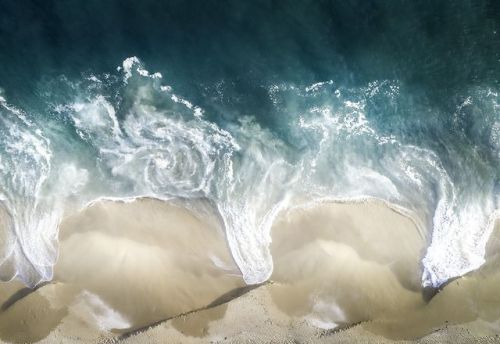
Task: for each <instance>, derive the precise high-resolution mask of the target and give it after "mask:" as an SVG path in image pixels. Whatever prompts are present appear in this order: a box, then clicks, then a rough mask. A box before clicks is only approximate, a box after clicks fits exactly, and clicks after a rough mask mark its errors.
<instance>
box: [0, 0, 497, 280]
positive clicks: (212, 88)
mask: <svg viewBox="0 0 500 344" xmlns="http://www.w3.org/2000/svg"><path fill="white" fill-rule="evenodd" d="M499 31H500V5H499V4H498V2H496V1H447V2H445V1H418V2H417V1H361V0H359V1H249V2H242V1H231V2H229V1H150V0H146V1H141V2H138V1H129V0H124V1H85V2H81V1H56V0H49V1H35V0H31V1H27V0H21V1H10V0H7V1H2V2H1V3H0V212H1V213H2V218H4V219H5V220H3V222H4V223H3V226H2V231H1V232H0V264H1V266H0V276H1V277H2V279H4V280H8V279H11V278H14V277H15V276H17V277H19V278H20V279H21V280H23V281H24V282H25V283H26V284H28V285H35V284H37V283H39V282H40V281H43V280H50V279H51V278H52V265H53V264H54V262H55V259H56V256H57V225H58V223H59V221H60V220H61V218H62V216H63V214H64V213H65V212H71V211H76V210H77V209H79V208H81V207H83V206H85V204H87V203H88V202H91V201H92V200H95V199H98V198H100V197H112V198H128V197H137V196H153V197H158V198H164V199H169V198H176V199H181V200H182V202H183V203H184V204H185V205H186V206H189V207H191V208H193V209H195V210H196V211H210V212H213V213H217V214H218V215H219V216H220V219H221V223H222V224H223V226H224V228H225V231H226V234H227V239H228V242H229V245H230V247H231V251H232V254H233V256H234V258H235V260H236V262H237V264H238V266H239V267H240V269H241V271H242V273H243V276H244V278H245V280H246V281H247V282H248V283H258V282H262V281H263V280H265V279H267V278H268V277H269V275H270V273H271V271H272V257H271V256H270V254H269V250H268V244H269V240H270V238H269V229H270V226H271V224H272V221H273V219H274V217H275V216H276V214H277V213H278V212H279V211H280V209H283V208H284V207H287V206H290V205H296V204H300V203H301V202H305V201H311V200H324V199H336V200H360V199H365V198H370V197H375V198H379V199H382V200H385V201H387V202H390V203H391V204H394V205H396V206H398V207H401V209H406V210H409V211H412V212H414V213H415V214H416V215H417V216H418V217H419V218H420V220H421V221H422V223H423V224H424V225H425V230H426V231H427V240H428V250H427V253H426V256H425V258H424V259H423V261H422V283H423V284H424V285H431V286H434V287H437V286H439V285H440V284H442V283H444V282H445V281H447V280H448V279H450V278H453V277H456V276H459V275H462V274H464V273H465V272H468V271H470V270H472V269H475V268H477V267H479V266H480V265H481V264H482V263H483V256H484V248H485V244H486V241H487V239H488V236H489V234H490V232H491V230H492V222H493V220H494V219H495V218H496V216H497V213H496V212H497V209H499V208H500V98H499V92H500V33H499ZM200 200H206V201H208V202H201V203H200ZM200 204H203V206H201V205H200ZM206 204H208V206H206Z"/></svg>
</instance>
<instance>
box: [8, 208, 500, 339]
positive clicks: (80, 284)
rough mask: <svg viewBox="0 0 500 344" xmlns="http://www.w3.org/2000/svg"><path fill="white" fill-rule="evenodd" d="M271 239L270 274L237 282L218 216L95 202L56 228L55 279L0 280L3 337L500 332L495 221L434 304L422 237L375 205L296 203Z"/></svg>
mask: <svg viewBox="0 0 500 344" xmlns="http://www.w3.org/2000/svg"><path fill="white" fill-rule="evenodd" d="M271 235H272V239H273V242H272V245H271V253H272V255H273V259H274V272H273V275H272V277H271V281H270V282H269V283H266V284H264V285H260V286H256V287H254V288H253V289H252V288H244V283H243V281H242V278H241V276H240V274H239V270H238V269H237V267H236V265H235V264H234V262H233V260H232V258H231V256H230V253H229V250H228V248H227V244H226V242H225V238H224V234H223V233H222V232H221V229H220V226H218V225H217V221H212V220H211V221H206V219H199V218H197V217H196V216H194V215H193V214H192V213H191V212H189V211H188V210H186V209H184V208H182V207H179V206H177V205H175V204H171V203H166V202H162V201H158V200H152V199H139V200H136V201H134V202H129V203H123V202H112V201H100V202H97V203H95V204H94V205H92V206H90V207H89V208H87V209H85V210H83V211H82V212H80V213H78V214H75V215H72V216H69V217H67V218H66V219H65V220H64V222H63V223H62V224H61V231H60V255H59V260H58V263H57V265H56V267H55V279H54V281H53V282H51V283H49V284H46V285H43V286H41V287H39V288H38V289H37V290H35V291H30V290H28V289H25V288H23V287H22V285H20V284H19V283H17V282H10V283H5V284H2V285H0V304H1V305H2V308H1V310H0V340H1V341H4V342H9V343H11V342H12V343H24V342H40V343H54V342H64V343H66V342H68V343H97V342H102V343H104V342H118V341H120V342H124V343H209V342H221V343H245V342H255V343H261V342H266V343H267V342H273V343H293V342H295V343H297V342H298V343H316V342H317V343H346V342H350V343H370V342H376V343H386V342H393V341H396V342H405V341H417V342H422V343H441V342H449V343H469V342H471V341H476V342H477V341H481V342H497V337H496V335H497V334H498V333H500V294H499V293H498V288H499V287H500V267H499V264H500V254H499V253H498V252H500V250H499V248H500V226H499V225H498V224H497V226H496V230H495V232H494V234H493V235H492V237H491V239H490V241H489V244H488V250H487V263H486V264H485V265H484V266H483V268H481V269H480V270H478V271H475V272H472V273H470V274H468V275H467V276H464V277H462V278H460V279H457V280H455V281H453V282H451V283H449V284H448V285H447V286H446V287H445V288H444V289H443V290H442V291H441V292H439V293H438V294H437V295H436V296H435V297H434V298H432V299H431V300H430V301H428V302H427V301H426V300H425V299H424V297H423V291H422V290H421V287H420V276H421V266H420V260H421V258H422V256H423V254H424V253H425V247H426V243H427V240H428V233H425V231H423V230H422V226H417V225H416V224H415V223H414V222H413V221H412V220H411V219H409V218H408V217H405V216H403V215H401V214H399V213H398V212H396V211H394V210H393V209H391V208H389V207H388V206H387V205H385V204H384V203H382V202H377V201H370V202H365V203H323V204H320V205H315V206H310V207H307V208H295V209H290V210H287V211H285V212H283V213H282V214H280V216H279V218H278V219H277V221H276V222H275V224H274V226H273V228H272V232H271ZM148 325H154V326H151V327H148ZM498 342H500V340H499V341H498Z"/></svg>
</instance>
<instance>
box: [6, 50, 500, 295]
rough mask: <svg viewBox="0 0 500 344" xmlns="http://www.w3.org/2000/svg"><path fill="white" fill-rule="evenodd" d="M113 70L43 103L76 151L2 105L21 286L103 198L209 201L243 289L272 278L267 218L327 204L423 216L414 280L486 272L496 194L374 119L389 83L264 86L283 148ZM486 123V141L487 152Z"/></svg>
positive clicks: (264, 134) (141, 78)
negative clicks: (66, 229)
mask: <svg viewBox="0 0 500 344" xmlns="http://www.w3.org/2000/svg"><path fill="white" fill-rule="evenodd" d="M119 70H120V71H121V77H120V78H116V79H113V78H112V77H109V76H108V77H105V78H99V77H95V76H94V77H89V78H85V80H83V81H82V82H75V83H70V82H69V81H68V86H69V87H70V89H72V90H73V92H74V94H73V98H71V97H69V98H68V99H66V102H64V103H55V104H54V105H53V107H52V111H53V112H54V113H56V114H57V115H58V116H60V117H61V118H63V119H64V121H63V123H69V124H70V126H71V128H70V129H72V130H74V134H75V137H77V138H79V139H78V141H77V142H75V141H71V140H74V139H73V138H71V139H70V138H65V140H67V141H69V142H71V144H78V145H79V146H78V147H79V149H80V150H81V151H78V153H79V154H78V155H77V156H69V155H68V154H67V153H66V152H64V151H63V149H61V148H59V147H58V146H54V145H51V143H50V142H51V141H50V140H48V139H47V138H46V136H47V135H48V134H47V132H46V131H47V130H46V128H39V127H38V126H37V124H36V123H35V122H33V121H32V120H30V119H29V116H27V115H26V114H25V113H23V112H22V111H20V110H18V109H16V108H14V107H12V106H10V105H8V104H7V103H6V101H5V100H1V102H0V105H1V106H2V109H1V111H2V112H5V113H6V116H3V117H2V118H1V119H0V121H3V122H2V123H1V124H2V125H1V126H0V130H2V134H3V136H4V142H2V147H4V148H3V149H5V152H3V151H2V152H1V154H0V172H1V173H2V178H3V180H5V181H11V184H8V183H7V184H5V186H3V188H2V189H1V192H0V199H1V200H2V201H1V206H2V209H3V212H4V213H5V215H4V217H5V218H7V220H5V221H4V222H5V223H6V224H7V227H8V229H6V230H5V231H3V232H2V236H1V237H0V244H2V245H3V247H4V249H3V250H2V251H1V252H2V253H3V255H2V256H0V262H3V263H4V265H6V264H7V263H8V264H11V263H12V262H14V263H13V264H14V266H15V267H16V269H14V271H17V274H18V275H19V276H20V277H21V278H22V279H23V280H24V281H26V282H27V283H28V284H35V283H37V282H38V281H40V280H47V279H50V278H51V266H52V264H53V263H54V261H55V257H56V246H55V238H56V235H57V224H58V222H59V221H60V217H61V216H62V214H63V212H64V211H65V210H67V207H68V205H67V204H68V202H67V200H69V199H71V200H72V201H71V203H72V204H73V207H76V208H78V207H83V206H85V204H88V202H91V201H92V200H93V199H99V198H101V197H106V198H110V199H116V200H128V199H133V198H134V197H139V196H148V197H156V198H160V199H173V198H182V199H185V200H192V199H200V198H203V199H207V200H209V201H210V202H211V204H213V205H214V207H213V209H216V211H217V212H218V213H219V214H218V216H220V221H221V223H222V224H223V226H224V229H225V232H226V237H227V241H228V244H229V246H230V249H231V252H232V255H233V257H234V259H235V261H236V263H237V265H238V267H239V268H240V270H241V272H242V274H243V277H244V279H245V281H246V282H247V283H250V284H252V283H260V282H263V281H265V280H266V279H267V278H268V277H269V276H270V275H271V273H272V257H271V255H270V252H269V244H270V241H271V238H270V234H269V233H270V229H271V226H272V224H273V221H274V219H275V217H276V216H277V214H278V213H279V212H280V211H281V210H283V209H285V208H287V207H293V206H297V205H298V204H301V203H303V202H308V201H313V202H314V201H315V200H324V199H330V200H339V201H346V200H351V201H352V200H360V199H368V198H376V199H381V200H384V201H385V202H388V204H391V206H392V207H394V208H397V209H400V210H401V212H403V213H405V214H407V215H409V214H411V215H412V217H413V218H415V216H419V218H418V219H416V220H415V221H416V222H418V223H419V224H420V226H419V228H423V226H424V225H425V226H428V229H429V233H427V235H428V237H430V238H431V239H432V240H431V245H430V247H429V248H428V252H427V255H426V257H425V259H424V261H423V266H424V269H425V271H424V273H423V284H424V285H432V286H438V285H440V284H442V283H443V282H445V281H446V280H448V279H449V278H452V277H455V276H458V275H461V274H463V273H465V272H467V271H470V270H471V269H475V268H477V267H478V266H480V265H481V264H482V262H483V257H484V247H485V244H486V241H487V239H488V236H489V234H490V233H491V230H492V226H493V225H492V220H491V219H492V216H494V215H492V214H495V210H496V209H497V208H498V198H496V199H495V191H494V190H493V191H492V190H489V189H488V190H484V192H478V190H476V189H463V185H462V184H463V181H462V184H460V185H457V181H456V178H454V176H453V175H452V174H451V172H453V171H449V170H447V169H446V168H445V167H444V166H443V162H442V161H441V159H440V157H439V155H438V154H437V153H435V152H434V151H433V150H432V149H430V148H428V147H427V148H425V147H417V146H416V145H415V144H410V143H405V142H403V140H401V138H400V137H397V136H396V135H393V134H390V133H389V134H388V133H384V132H383V131H381V130H379V128H378V127H377V125H375V123H372V122H371V120H370V118H369V116H368V115H367V101H368V100H369V99H370V97H376V96H379V95H380V94H382V93H383V95H384V96H385V97H389V98H390V99H393V98H396V97H397V96H398V93H399V91H400V90H399V85H398V83H397V82H393V81H382V82H373V83H370V84H369V85H367V87H365V88H358V89H356V90H354V91H353V90H350V89H345V88H342V87H338V86H337V85H335V83H334V82H333V81H328V82H323V83H315V84H313V85H311V86H309V87H298V86H295V85H287V84H280V85H274V86H271V87H269V97H270V100H271V101H272V103H273V104H274V106H275V107H276V108H277V109H280V110H281V111H284V112H286V114H287V116H288V117H287V118H286V121H283V126H285V127H286V131H287V135H288V137H287V138H286V140H285V139H283V138H282V137H279V136H277V135H276V134H275V133H273V132H272V131H271V130H269V129H266V128H264V127H262V126H261V125H260V124H259V123H257V121H256V120H255V118H253V117H250V116H247V117H244V116H243V117H242V116H240V117H239V119H238V120H237V121H233V122H228V123H226V124H225V126H224V127H221V126H219V125H218V124H216V123H213V122H210V121H209V120H208V119H206V118H205V116H203V110H202V109H201V108H200V107H199V106H196V105H195V104H193V103H192V102H191V101H188V100H186V99H185V98H184V97H182V96H180V95H178V94H175V93H174V90H173V88H172V87H170V86H166V85H162V83H163V78H162V76H161V74H159V73H150V72H148V71H147V70H146V69H145V68H144V67H143V65H142V64H141V62H140V61H139V59H138V58H136V57H132V58H128V59H126V60H125V61H124V62H123V64H122V67H120V68H119ZM109 89H111V90H112V92H109ZM492 97H494V95H493V96H492ZM2 99H3V98H2ZM473 99H474V98H473V97H472V98H471V100H468V101H465V102H464V107H467V106H470V104H473ZM495 99H496V98H495ZM495 109H496V108H494V107H493V111H497V112H496V113H495V112H494V114H493V116H497V114H498V110H495ZM457 111H463V110H462V109H459V110H457ZM458 115H460V113H459V114H458ZM499 120H500V119H498V118H496V122H495V121H493V122H492V123H499V122H498V121H499ZM496 126H497V125H496V124H493V126H492V127H490V129H489V130H490V131H488V133H487V138H488V140H489V142H490V144H491V145H492V146H493V147H496V146H498V142H497V141H498V140H497V136H498V135H497V134H498V130H497V129H498V128H496ZM41 129H44V131H43V132H42V130H41ZM64 129H65V130H67V129H68V128H64ZM56 132H59V131H56ZM484 135H486V134H484ZM63 141H64V140H63ZM290 143H292V145H290ZM292 146H293V147H292ZM67 147H68V146H66V148H65V149H68V148H67ZM498 151H500V150H497V152H498ZM64 154H66V155H64ZM59 155H61V156H62V157H61V158H59ZM54 164H57V166H56V167H54V166H55V165H54ZM33 166H35V168H33ZM15 171H23V173H18V172H15ZM471 187H472V186H471ZM488 187H489V188H491V189H493V188H494V185H488ZM4 189H5V190H4ZM44 190H45V191H44ZM42 191H44V192H45V193H44V194H43V195H42ZM49 194H50V195H52V196H51V197H48V196H47V195H49ZM188 203H189V202H187V203H186V204H188ZM213 209H212V210H211V211H214V210H213ZM204 211H205V210H204ZM495 216H496V215H495ZM216 261H217V260H216V259H215V260H214V263H215V264H217V263H216ZM2 276H4V275H2ZM10 277H12V276H10Z"/></svg>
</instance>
